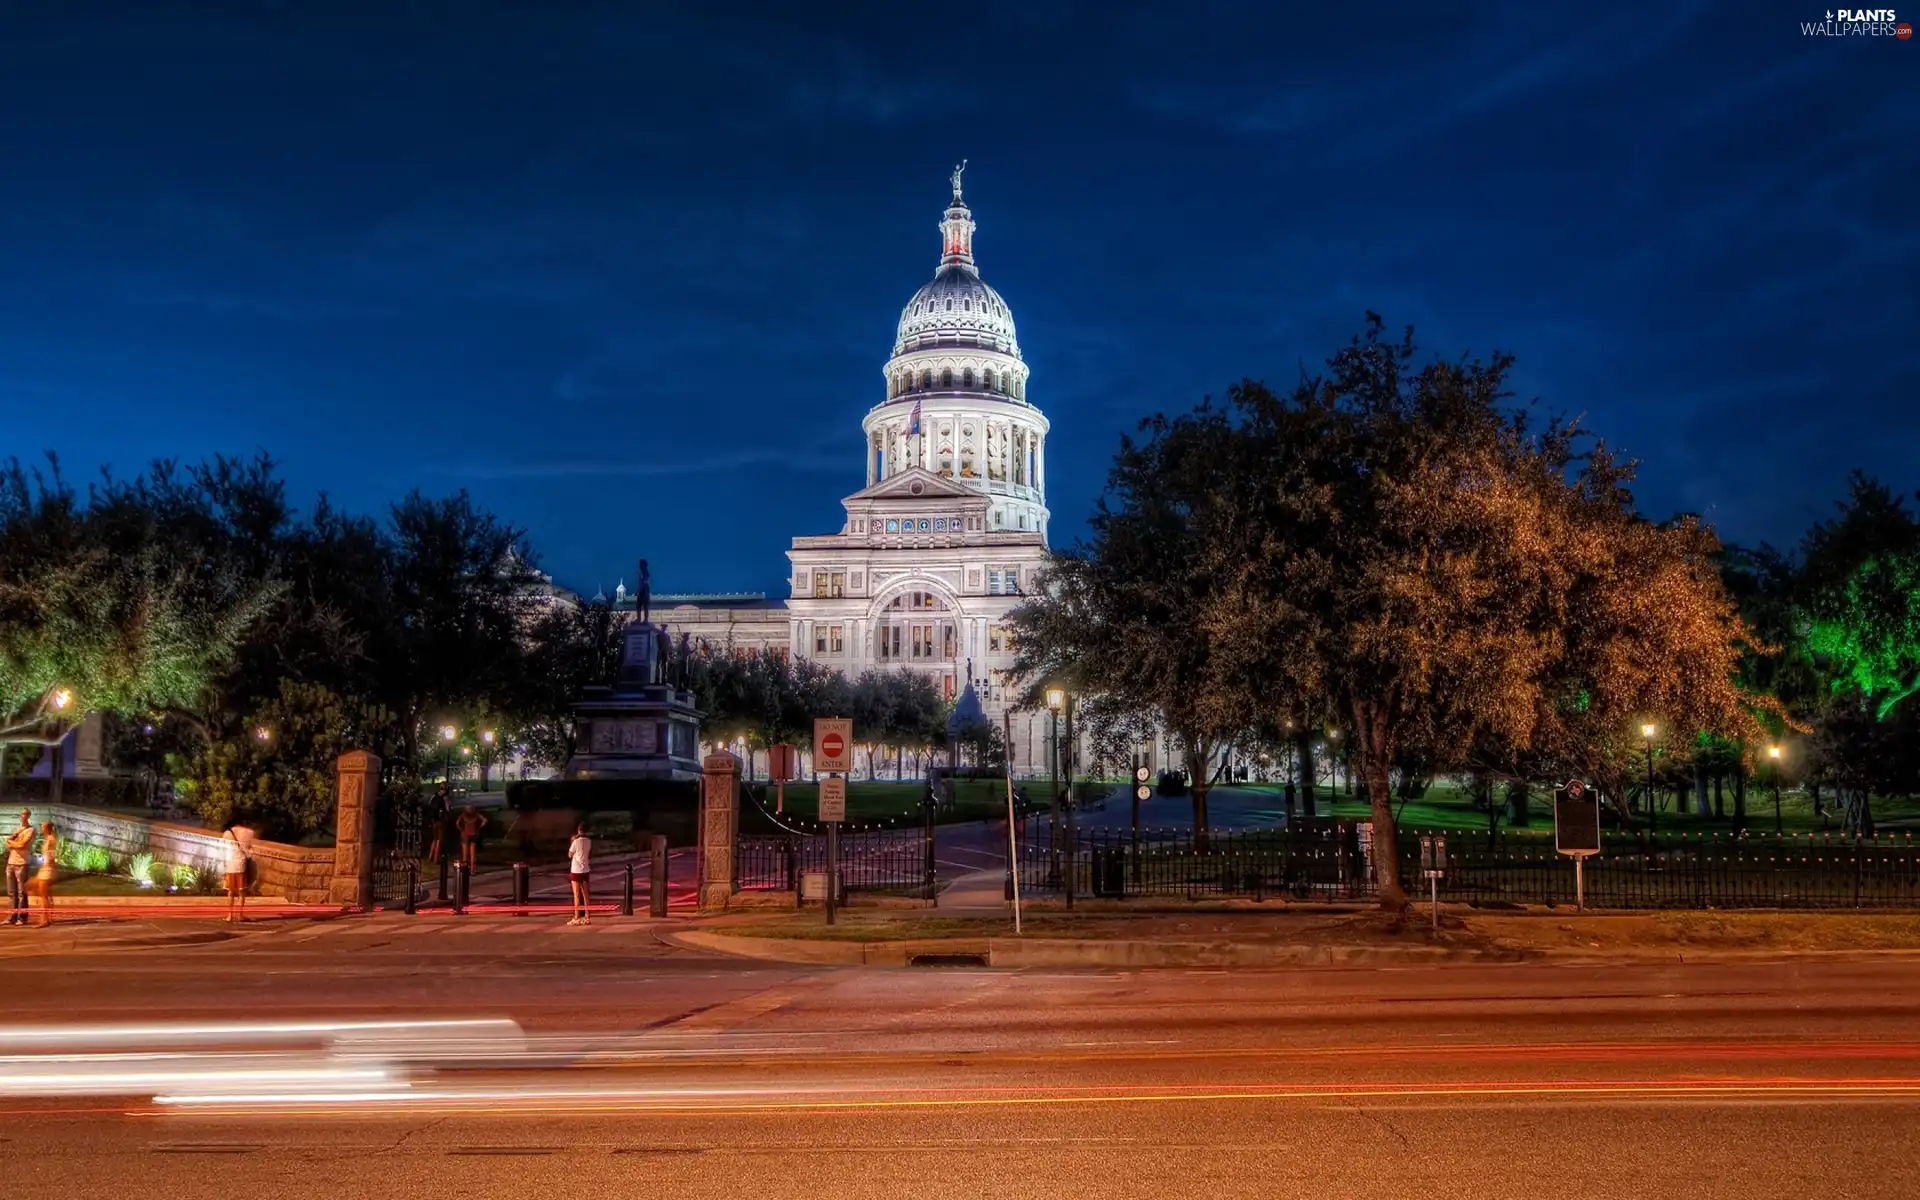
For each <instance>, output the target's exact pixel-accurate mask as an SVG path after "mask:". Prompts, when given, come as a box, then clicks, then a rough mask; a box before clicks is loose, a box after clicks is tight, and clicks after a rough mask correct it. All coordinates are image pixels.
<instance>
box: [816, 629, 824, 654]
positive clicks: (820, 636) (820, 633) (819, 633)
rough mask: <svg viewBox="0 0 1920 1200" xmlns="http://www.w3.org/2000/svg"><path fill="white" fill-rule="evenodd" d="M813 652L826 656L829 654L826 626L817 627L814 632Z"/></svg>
mask: <svg viewBox="0 0 1920 1200" xmlns="http://www.w3.org/2000/svg"><path fill="white" fill-rule="evenodd" d="M813 652H814V653H815V654H825V653H826V652H827V631H826V627H825V626H819V627H816V628H815V629H814V631H813Z"/></svg>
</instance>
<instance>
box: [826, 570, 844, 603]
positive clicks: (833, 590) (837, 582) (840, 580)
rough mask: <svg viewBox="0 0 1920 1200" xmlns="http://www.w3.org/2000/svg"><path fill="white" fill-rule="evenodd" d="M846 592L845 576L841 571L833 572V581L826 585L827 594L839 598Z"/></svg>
mask: <svg viewBox="0 0 1920 1200" xmlns="http://www.w3.org/2000/svg"><path fill="white" fill-rule="evenodd" d="M846 594H847V576H846V573H845V572H843V571H835V572H834V573H833V581H832V583H830V584H829V585H828V586H827V595H829V596H832V597H834V598H835V599H838V598H840V597H841V596H844V595H846Z"/></svg>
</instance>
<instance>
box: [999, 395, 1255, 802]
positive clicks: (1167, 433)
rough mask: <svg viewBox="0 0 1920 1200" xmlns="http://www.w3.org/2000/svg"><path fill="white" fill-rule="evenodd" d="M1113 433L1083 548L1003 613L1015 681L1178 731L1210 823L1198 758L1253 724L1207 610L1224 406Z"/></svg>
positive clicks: (1036, 698) (1027, 692) (1027, 696)
mask: <svg viewBox="0 0 1920 1200" xmlns="http://www.w3.org/2000/svg"><path fill="white" fill-rule="evenodd" d="M1140 432H1141V434H1142V435H1143V438H1142V440H1139V441H1135V440H1134V439H1131V438H1122V439H1121V444H1120V450H1119V452H1118V453H1117V454H1116V455H1115V456H1114V465H1113V469H1112V470H1111V472H1110V473H1109V474H1108V478H1107V493H1108V494H1107V496H1106V497H1103V498H1102V499H1101V501H1100V502H1099V504H1098V505H1097V506H1096V508H1095V510H1094V515H1093V519H1092V521H1091V526H1092V530H1091V536H1090V537H1089V538H1088V540H1087V542H1086V543H1085V544H1083V545H1080V546H1076V547H1073V548H1071V549H1067V550H1062V551H1058V552H1056V553H1054V555H1053V556H1052V558H1051V560H1050V561H1049V564H1048V566H1047V568H1046V570H1045V571H1044V572H1043V573H1042V577H1041V580H1040V583H1039V586H1038V587H1037V589H1036V591H1035V594H1034V595H1033V597H1032V598H1031V599H1029V600H1028V601H1027V602H1026V603H1024V604H1022V605H1021V606H1020V607H1019V608H1018V609H1016V610H1015V611H1014V613H1013V614H1012V617H1011V621H1012V624H1013V626H1014V632H1015V645H1016V647H1017V652H1016V660H1015V666H1014V668H1013V671H1012V677H1013V678H1014V679H1015V680H1016V681H1017V682H1018V685H1019V686H1020V687H1021V688H1023V689H1024V697H1023V701H1022V703H1023V704H1024V705H1025V706H1026V707H1038V705H1039V703H1040V700H1041V696H1042V694H1043V693H1044V691H1045V689H1046V688H1047V687H1048V686H1050V685H1055V684H1059V685H1064V686H1067V687H1069V688H1071V689H1072V690H1073V691H1074V692H1075V693H1077V694H1078V695H1081V696H1099V697H1101V698H1102V707H1103V711H1104V712H1105V713H1107V714H1110V715H1111V716H1112V717H1114V718H1115V719H1118V718H1119V717H1120V716H1121V714H1128V715H1131V716H1132V717H1133V718H1139V717H1144V716H1148V715H1151V716H1152V717H1153V718H1155V719H1157V720H1158V721H1159V722H1160V723H1161V724H1162V725H1163V726H1164V727H1165V728H1167V729H1169V730H1171V731H1172V732H1173V733H1174V734H1175V735H1176V736H1177V737H1178V739H1179V741H1180V744H1181V746H1182V748H1183V749H1184V751H1185V754H1186V759H1187V764H1188V768H1189V773H1190V774H1191V775H1192V777H1193V818H1194V828H1195V831H1196V833H1197V835H1198V836H1199V837H1201V838H1203V839H1204V838H1205V836H1206V832H1207V805H1206V796H1207V786H1208V782H1209V780H1208V763H1209V762H1210V761H1211V760H1212V757H1213V754H1214V752H1215V751H1216V749H1217V748H1218V746H1219V745H1220V744H1222V743H1223V742H1226V741H1228V740H1230V739H1231V738H1233V737H1234V736H1235V735H1236V734H1237V733H1239V732H1240V731H1241V730H1243V729H1245V728H1246V727H1247V726H1248V725H1249V724H1250V723H1251V722H1250V717H1251V715H1252V714H1251V711H1250V709H1249V707H1248V705H1247V702H1246V699H1247V693H1246V692H1245V691H1244V690H1242V689H1239V688H1234V687H1226V686H1222V679H1223V676H1224V674H1226V673H1227V672H1229V671H1230V670H1231V669H1232V668H1233V665H1234V663H1233V655H1234V654H1235V653H1236V651H1237V648H1236V647H1234V646H1232V645H1231V644H1229V643H1224V642H1222V641H1220V640H1219V639H1218V638H1216V637H1215V636H1214V635H1213V633H1212V631H1210V630H1209V629H1207V627H1206V624H1205V622H1206V615H1207V613H1208V612H1209V610H1210V609H1211V608H1212V607H1213V606H1214V604H1215V601H1216V600H1217V598H1218V595H1219V589H1220V586H1221V582H1222V580H1221V576H1220V575H1219V573H1218V572H1217V571H1215V570H1214V569H1213V567H1212V566H1211V565H1210V563H1209V562H1208V560H1207V544H1206V537H1207V535H1208V532H1209V530H1211V529H1212V528H1213V527H1215V526H1216V525H1217V524H1218V523H1219V517H1218V515H1217V509H1218V508H1219V507H1220V506H1221V505H1222V504H1225V503H1229V502H1230V501H1229V500H1228V499H1227V495H1228V493H1227V490H1226V485H1227V480H1226V478H1225V476H1224V474H1223V468H1224V464H1225V459H1224V457H1223V455H1224V452H1225V451H1226V449H1227V447H1228V444H1229V442H1230V441H1231V439H1232V437H1233V436H1234V434H1233V431H1232V429H1231V428H1230V427H1229V425H1228V423H1227V421H1226V419H1225V414H1224V413H1222V412H1220V411H1219V410H1216V409H1213V408H1211V407H1210V406H1207V405H1204V404H1203V405H1202V406H1201V407H1200V408H1199V409H1198V410H1197V411H1195V412H1193V413H1189V414H1185V415H1183V416H1180V417H1177V418H1173V419H1168V418H1166V417H1154V418H1152V419H1150V420H1148V421H1145V422H1143V423H1142V424H1141V427H1140Z"/></svg>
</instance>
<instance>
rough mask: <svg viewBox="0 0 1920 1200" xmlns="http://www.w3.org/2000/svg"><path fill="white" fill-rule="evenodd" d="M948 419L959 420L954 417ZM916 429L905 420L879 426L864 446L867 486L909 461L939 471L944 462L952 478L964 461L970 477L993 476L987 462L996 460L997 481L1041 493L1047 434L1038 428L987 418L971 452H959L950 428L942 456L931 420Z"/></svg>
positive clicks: (1044, 481) (1043, 490)
mask: <svg viewBox="0 0 1920 1200" xmlns="http://www.w3.org/2000/svg"><path fill="white" fill-rule="evenodd" d="M952 423H953V424H955V425H958V424H959V422H958V421H957V420H956V421H953V422H952ZM920 429H921V431H920V432H919V433H918V434H909V433H908V432H907V426H906V424H905V423H897V424H889V425H885V426H882V427H881V430H880V435H879V437H878V438H877V439H876V441H877V443H878V444H877V445H870V446H869V447H868V452H867V486H868V487H872V486H873V485H874V484H876V483H878V482H880V480H881V479H882V478H885V477H888V476H893V475H897V474H899V473H900V472H901V471H904V470H906V469H907V468H909V467H921V468H924V469H925V470H928V471H932V472H934V473H935V474H939V472H940V470H941V468H943V467H944V468H946V469H948V470H949V471H950V472H951V474H952V476H953V478H955V479H963V478H965V476H964V475H963V474H962V469H963V468H964V467H966V466H969V465H970V466H972V467H973V470H974V478H977V479H994V478H996V476H995V475H994V473H993V470H992V469H991V467H992V465H993V464H996V463H997V464H998V466H999V475H998V477H997V478H998V480H999V481H1000V482H1003V483H1011V484H1014V485H1015V486H1018V487H1030V488H1033V489H1034V490H1035V491H1037V492H1040V493H1041V494H1043V495H1044V494H1045V493H1046V489H1047V439H1046V436H1045V435H1044V434H1040V433H1036V432H1034V431H1033V430H1031V429H1028V428H1027V427H1026V426H1024V425H1020V424H1016V423H1015V422H1012V421H988V422H984V423H983V425H982V426H981V429H980V441H979V444H978V446H977V447H976V449H975V450H974V452H973V454H972V455H971V456H968V455H967V454H966V453H964V451H963V450H962V448H961V442H960V439H959V437H958V436H957V434H956V436H955V437H954V438H953V441H952V445H953V453H952V456H951V457H950V458H943V457H942V456H941V455H940V454H939V451H938V443H937V442H935V441H934V440H933V439H934V438H935V437H936V436H937V434H936V432H935V430H934V423H933V422H932V421H923V422H921V426H920ZM988 431H992V434H993V437H992V439H991V440H989V438H988V437H987V434H988ZM1029 476H1031V478H1029Z"/></svg>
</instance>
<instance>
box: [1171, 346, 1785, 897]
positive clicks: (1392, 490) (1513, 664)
mask: <svg viewBox="0 0 1920 1200" xmlns="http://www.w3.org/2000/svg"><path fill="white" fill-rule="evenodd" d="M1382 330H1383V322H1382V321H1381V320H1380V318H1379V317H1377V316H1375V315H1373V314H1369V315H1368V323H1367V329H1366V331H1365V333H1364V334H1363V335H1362V336H1360V337H1358V338H1356V339H1354V341H1353V343H1352V344H1351V345H1350V346H1348V347H1347V348H1346V349H1344V350H1342V351H1341V352H1339V353H1338V354H1336V355H1335V356H1334V357H1333V358H1332V359H1331V360H1330V361H1329V364H1328V371H1327V374H1326V375H1325V376H1323V377H1309V378H1306V379H1303V380H1302V381H1301V383H1300V384H1299V386H1298V387H1296V388H1295V389H1294V390H1293V391H1292V392H1291V393H1289V394H1286V395H1284V396H1282V395H1276V394H1275V393H1273V392H1272V391H1270V390H1268V389H1267V388H1265V387H1264V386H1261V385H1258V384H1253V383H1246V384H1242V385H1240V386H1238V387H1237V388H1235V389H1234V390H1233V392H1232V393H1231V399H1232V402H1233V410H1232V418H1233V419H1232V420H1231V421H1225V420H1223V421H1221V422H1220V424H1221V425H1222V426H1224V427H1226V428H1227V429H1228V431H1229V436H1225V437H1220V438H1217V439H1216V441H1217V442H1218V445H1219V450H1218V451H1217V454H1218V460H1219V463H1220V467H1219V471H1220V475H1221V483H1220V484H1219V485H1218V487H1219V492H1220V494H1219V496H1218V497H1217V499H1216V501H1215V503H1214V504H1213V505H1212V506H1211V507H1210V508H1208V509H1207V510H1206V512H1207V515H1208V518H1209V520H1208V522H1207V528H1206V530H1205V533H1204V535H1203V537H1202V538H1201V542H1202V544H1203V545H1204V552H1203V556H1202V561H1203V563H1204V569H1205V570H1206V571H1208V572H1209V573H1211V574H1213V575H1214V576H1216V577H1217V578H1218V579H1219V580H1220V581H1221V582H1220V586H1219V587H1217V588H1216V589H1215V590H1214V593H1213V596H1212V598H1211V601H1210V603H1209V604H1208V605H1207V606H1206V610H1205V613H1204V615H1203V617H1202V619H1201V622H1200V623H1201V624H1202V626H1203V627H1204V628H1205V629H1206V631H1207V634H1208V636H1209V637H1211V638H1212V639H1214V640H1215V642H1216V643H1217V644H1218V645H1219V646H1221V647H1222V651H1221V653H1222V654H1223V655H1224V654H1225V653H1227V650H1226V648H1228V647H1232V648H1233V650H1234V652H1235V653H1236V654H1237V655H1238V662H1237V664H1236V667H1237V671H1236V675H1237V679H1236V686H1237V688H1238V690H1239V691H1240V692H1242V693H1243V694H1244V695H1246V696H1247V697H1248V701H1247V703H1251V702H1252V700H1253V699H1254V698H1257V697H1258V696H1260V695H1262V694H1263V693H1271V692H1273V691H1274V690H1276V689H1277V690H1279V691H1280V692H1282V693H1284V694H1288V695H1294V696H1298V697H1301V698H1303V700H1304V701H1307V702H1309V703H1317V704H1321V705H1324V706H1325V707H1326V708H1328V709H1330V710H1332V711H1336V712H1339V713H1342V714H1345V716H1346V717H1347V718H1348V720H1350V722H1351V728H1352V743H1353V753H1354V754H1355V755H1356V757H1357V758H1358V759H1359V764H1360V768H1361V774H1362V777H1363V778H1364V780H1365V783H1366V790H1367V795H1368V797H1369V800H1370V803H1371V805H1372V809H1373V813H1372V821H1373V849H1374V869H1375V877H1376V880H1377V883H1378V887H1379V891H1380V897H1381V901H1382V903H1383V905H1386V906H1388V907H1396V908H1397V907H1400V906H1402V905H1404V903H1405V896H1404V893H1403V891H1402V888H1401V885H1400V879H1399V854H1398V846H1397V839H1396V836H1395V822H1394V810H1393V789H1392V772H1393V769H1394V766H1395V764H1396V763H1399V762H1408V761H1411V762H1418V763H1420V764H1422V766H1423V767H1424V768H1425V769H1433V768H1434V767H1439V766H1453V765H1459V764H1460V762H1461V759H1462V757H1463V751H1464V750H1465V749H1467V748H1469V747H1473V746H1476V745H1489V744H1491V745H1495V746H1500V747H1505V748H1507V749H1508V750H1509V751H1510V752H1511V753H1513V754H1520V753H1523V752H1524V753H1534V754H1540V753H1546V754H1550V755H1558V756H1561V757H1563V758H1568V759H1584V760H1585V761H1586V762H1587V763H1588V764H1590V765H1591V766H1593V767H1595V768H1603V767H1607V766H1610V765H1614V764H1617V763H1618V762H1619V761H1620V748H1621V747H1623V746H1624V745H1625V744H1626V743H1627V741H1628V740H1629V739H1630V738H1631V736H1632V728H1633V727H1632V725H1631V724H1630V722H1629V721H1628V720H1626V719H1625V713H1626V712H1627V711H1629V710H1632V709H1636V708H1639V709H1641V711H1645V709H1644V708H1642V707H1641V706H1645V705H1652V704H1658V705H1662V706H1666V711H1670V712H1673V713H1674V715H1675V716H1676V717H1677V718H1679V719H1683V720H1685V721H1686V722H1688V723H1689V724H1697V725H1699V726H1700V727H1702V728H1706V729H1708V730H1709V731H1712V732H1729V733H1744V732H1745V731H1746V730H1747V729H1749V728H1752V727H1753V724H1752V720H1751V716H1750V714H1748V713H1747V712H1746V710H1745V709H1744V708H1742V705H1741V701H1742V699H1743V697H1742V695H1741V693H1740V691H1739V689H1738V687H1737V685H1736V684H1735V682H1734V680H1733V678H1732V673H1733V670H1734V669H1735V668H1736V667H1737V665H1738V660H1739V655H1740V651H1741V649H1742V647H1743V646H1744V645H1745V644H1746V642H1747V640H1748V635H1747V633H1746V631H1745V629H1744V626H1743V625H1742V624H1741V623H1740V621H1739V619H1738V616H1737V614H1735V613H1734V612H1733V611H1732V606H1731V604H1730V603H1729V602H1727V601H1726V599H1725V597H1724V594H1723V593H1722V592H1721V590H1720V587H1719V581H1718V577H1717V576H1716V575H1715V574H1714V573H1713V570H1712V565H1711V553H1712V552H1713V551H1714V550H1717V548H1718V546H1717V543H1714V542H1713V540H1712V538H1711V535H1710V534H1706V533H1704V531H1702V530H1700V529H1699V528H1698V527H1697V526H1694V525H1692V524H1689V523H1681V524H1679V525H1676V526H1673V527H1669V528H1664V529H1663V528H1660V527H1656V526H1653V525H1651V524H1649V523H1648V522H1646V521H1644V520H1642V519H1640V518H1638V517H1637V516H1635V515H1634V513H1633V510H1632V506H1631V496H1630V494H1629V492H1628V490H1627V484H1628V482H1629V481H1630V478H1631V471H1630V469H1629V468H1628V467H1627V466H1625V465H1623V464H1620V463H1618V462H1616V461H1615V460H1614V459H1613V458H1612V457H1611V456H1610V455H1609V454H1608V453H1607V452H1606V450H1605V447H1604V446H1594V447H1592V448H1590V449H1587V450H1585V451H1584V452H1583V451H1581V450H1579V449H1578V448H1577V447H1578V442H1579V431H1578V430H1577V428H1576V427H1574V426H1572V425H1570V424H1567V423H1564V422H1558V421H1553V422H1548V423H1546V424H1545V425H1543V426H1542V427H1540V428H1538V429H1535V428H1533V427H1531V426H1530V425H1529V422H1528V420H1527V418H1526V416H1525V414H1524V413H1521V412H1517V411H1514V410H1513V409H1511V408H1510V407H1509V406H1508V404H1507V399H1508V395H1507V390H1506V379H1507V375H1508V372H1509V370H1510V368H1511V366H1512V361H1513V360H1512V358H1511V356H1508V355H1497V356H1495V357H1494V358H1493V359H1492V360H1490V361H1485V362H1481V361H1473V360H1466V359H1463V360H1460V361H1457V362H1445V361H1434V362H1429V363H1426V364H1424V365H1418V364H1416V362H1415V358H1416V351H1415V347H1414V342H1413V335H1412V332H1411V331H1410V330H1409V331H1408V332H1407V333H1406V334H1405V335H1404V337H1403V338H1401V339H1400V340H1399V341H1391V340H1388V339H1387V338H1385V337H1384V336H1383V332H1382ZM1649 647H1650V648H1651V650H1650V651H1649ZM1661 659H1664V660H1665V661H1656V660H1661ZM1693 671H1699V672H1700V673H1701V674H1700V675H1699V676H1697V677H1696V676H1693V675H1692V674H1690V672H1693ZM1611 778H1612V779H1614V780H1617V779H1618V775H1617V773H1615V774H1613V775H1612V776H1611Z"/></svg>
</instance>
